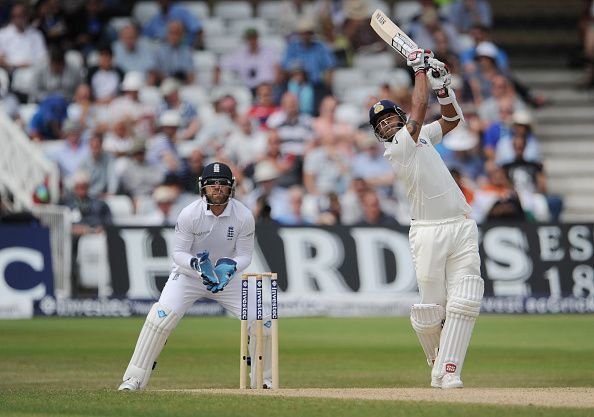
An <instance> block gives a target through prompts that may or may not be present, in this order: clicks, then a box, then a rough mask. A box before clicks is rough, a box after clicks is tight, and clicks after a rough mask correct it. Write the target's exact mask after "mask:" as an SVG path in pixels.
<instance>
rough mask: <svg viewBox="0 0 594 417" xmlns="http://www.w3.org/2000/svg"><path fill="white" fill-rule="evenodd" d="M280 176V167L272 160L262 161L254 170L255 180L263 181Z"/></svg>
mask: <svg viewBox="0 0 594 417" xmlns="http://www.w3.org/2000/svg"><path fill="white" fill-rule="evenodd" d="M278 177H279V172H278V169H276V166H274V164H273V163H272V162H270V161H261V162H258V164H257V165H256V169H255V170H254V181H256V182H263V181H270V180H274V179H276V178H278Z"/></svg>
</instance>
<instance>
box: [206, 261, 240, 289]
mask: <svg viewBox="0 0 594 417" xmlns="http://www.w3.org/2000/svg"><path fill="white" fill-rule="evenodd" d="M235 271H237V262H235V261H234V260H233V259H230V258H220V259H219V260H218V261H217V264H216V265H215V269H214V272H215V274H216V275H217V277H218V279H219V284H218V285H216V286H214V287H213V288H212V289H211V290H210V291H211V292H212V293H213V294H214V293H217V292H219V291H223V288H225V286H226V285H227V284H228V283H229V281H231V278H233V275H234V274H235Z"/></svg>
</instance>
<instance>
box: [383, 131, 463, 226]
mask: <svg viewBox="0 0 594 417" xmlns="http://www.w3.org/2000/svg"><path fill="white" fill-rule="evenodd" d="M441 138H442V131H441V126H440V125H439V123H438V122H437V121H435V122H433V123H430V124H428V125H425V126H423V127H422V128H421V133H420V134H419V140H418V142H417V143H415V141H414V140H413V138H412V137H411V135H410V133H409V132H408V130H407V129H406V128H402V129H400V130H399V131H398V132H397V133H396V135H394V139H393V140H392V142H385V143H384V146H385V148H386V150H385V152H384V156H385V157H386V158H387V159H388V160H389V161H390V163H391V164H392V169H393V170H394V172H395V173H396V177H397V180H398V181H402V182H403V183H404V185H405V189H406V195H407V197H408V201H409V203H410V207H411V218H412V219H413V220H441V219H448V218H452V217H457V216H461V215H466V214H468V213H470V211H471V208H470V206H469V205H468V203H467V202H466V199H465V198H464V195H463V194H462V191H461V190H460V188H459V187H458V184H456V182H455V181H454V178H452V175H451V174H450V171H449V170H448V168H447V167H446V165H445V163H444V162H443V160H442V159H441V156H439V153H438V152H437V151H436V150H435V148H434V147H433V145H436V144H438V143H439V142H441Z"/></svg>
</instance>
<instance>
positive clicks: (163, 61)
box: [155, 20, 195, 84]
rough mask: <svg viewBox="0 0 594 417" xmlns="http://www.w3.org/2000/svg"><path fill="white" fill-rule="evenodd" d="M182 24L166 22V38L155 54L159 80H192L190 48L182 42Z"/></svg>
mask: <svg viewBox="0 0 594 417" xmlns="http://www.w3.org/2000/svg"><path fill="white" fill-rule="evenodd" d="M183 37H184V25H183V23H182V22H181V21H178V20H174V21H171V22H169V23H168V24H167V39H166V40H165V43H164V44H162V45H161V47H159V48H158V49H157V52H156V55H155V61H156V68H157V74H158V78H159V80H163V79H165V78H166V77H175V78H177V79H178V80H180V81H182V82H183V83H185V84H192V83H193V82H194V78H195V74H194V59H193V57H192V48H190V47H189V46H187V45H184V44H183V42H182V41H183Z"/></svg>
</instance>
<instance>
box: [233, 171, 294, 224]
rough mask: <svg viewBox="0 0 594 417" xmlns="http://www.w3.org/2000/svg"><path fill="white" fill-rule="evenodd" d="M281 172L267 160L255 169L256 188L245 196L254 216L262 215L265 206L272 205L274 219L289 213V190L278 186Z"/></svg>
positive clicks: (245, 200)
mask: <svg viewBox="0 0 594 417" xmlns="http://www.w3.org/2000/svg"><path fill="white" fill-rule="evenodd" d="M279 175H280V172H279V171H278V170H277V168H276V166H275V165H274V164H273V163H272V162H270V161H267V160H264V161H260V162H258V164H257V165H256V167H255V170H254V183H255V187H254V189H253V190H252V191H251V192H250V193H249V194H248V195H246V196H245V198H244V200H243V201H244V203H245V205H246V206H247V207H248V208H249V209H250V210H252V212H253V213H254V216H257V215H262V214H263V213H262V210H265V206H266V205H268V206H269V207H270V216H269V217H271V218H272V219H276V218H279V217H282V216H284V215H286V214H287V213H289V211H290V210H289V203H288V202H289V200H288V194H287V190H286V189H285V188H283V187H280V186H278V182H277V181H278V178H279Z"/></svg>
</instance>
